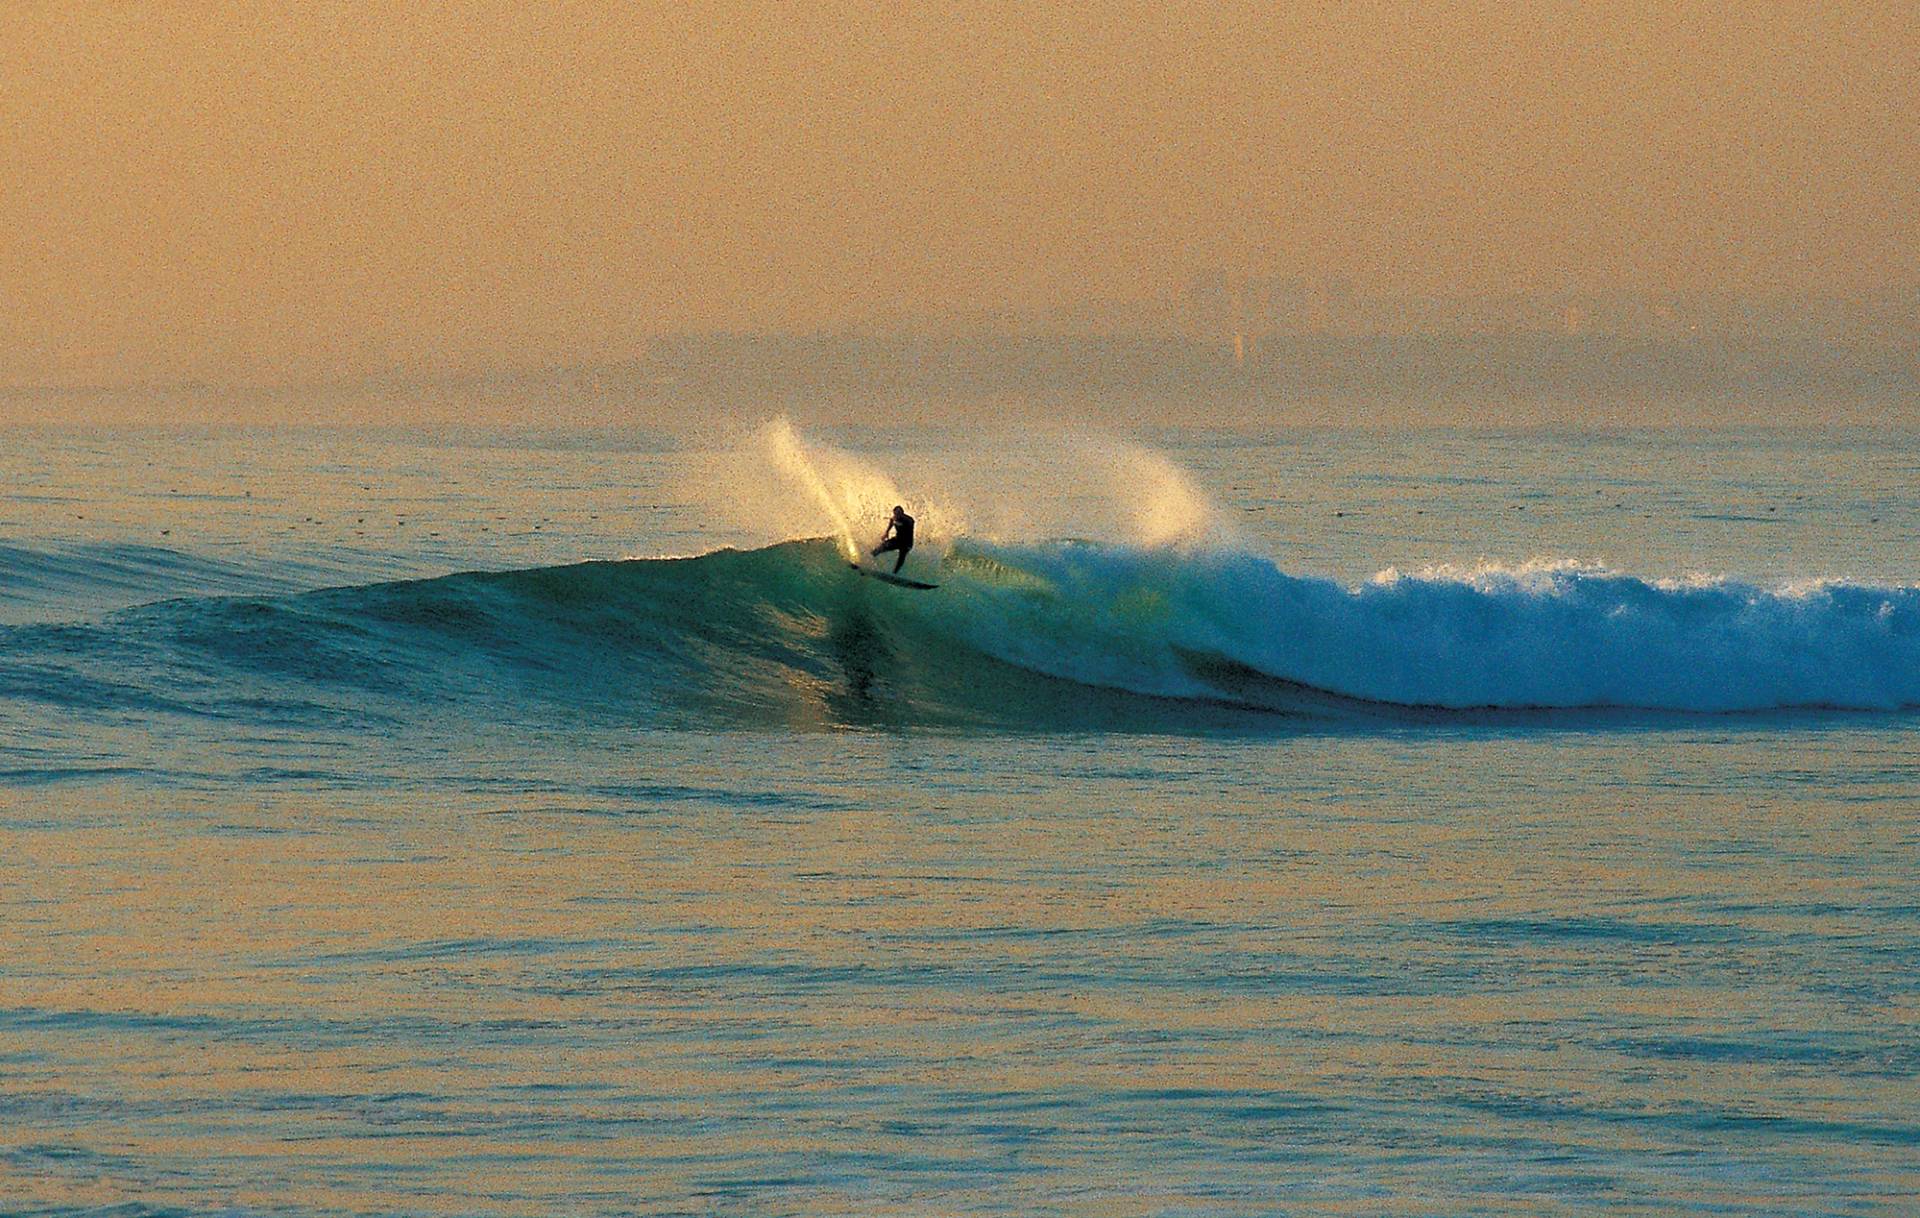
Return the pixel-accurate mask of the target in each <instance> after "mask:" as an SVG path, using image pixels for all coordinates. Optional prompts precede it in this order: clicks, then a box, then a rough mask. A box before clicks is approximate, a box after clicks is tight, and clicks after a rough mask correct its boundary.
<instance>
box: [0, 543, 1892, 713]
mask: <svg viewBox="0 0 1920 1218" xmlns="http://www.w3.org/2000/svg"><path fill="white" fill-rule="evenodd" d="M840 549H841V547H840V545H839V544H838V542H837V541H835V540H830V539H816V540H810V541H794V542H784V543H781V544H778V545H773V546H768V547H766V548H763V549H758V550H749V551H738V550H722V551H717V552H714V553H710V554H706V555H703V556H700V557H697V558H684V559H637V560H630V561H624V562H595V563H582V564H576V565H571V566H563V567H551V568H540V569H533V570H522V571H506V572H492V573H486V572H476V573H465V574H457V575H448V576H443V577H440V578H436V579H425V580H412V581H402V582H393V583H378V584H369V585H362V586H357V587H342V588H332V589H326V590H322V591H318V592H309V593H303V594H297V595H280V596H264V597H261V596H256V597H241V598H234V597H214V598H199V599H190V600H178V601H169V602H162V603H159V604H155V605H148V606H144V607H142V608H138V609H132V610H127V611H124V612H121V613H118V614H114V615H112V616H109V617H108V618H106V619H104V620H102V621H100V622H97V623H94V624H90V625H83V626H57V627H56V626H44V625H43V626H18V627H11V628H6V629H4V630H0V698H4V697H7V696H12V697H23V698H30V699H34V700H39V701H57V702H65V703H67V704H68V705H70V706H74V707H80V708H86V709H89V710H102V709H105V710H111V709H113V708H115V707H118V708H121V709H123V710H127V711H138V712H142V713H147V712H152V711H156V710H158V711H172V712H179V713H191V714H213V715H242V714H251V713H260V714H280V715H285V714H311V715H320V716H325V717H351V718H357V719H365V718H367V717H369V716H373V717H388V718H392V719H395V720H402V719H405V718H407V717H408V716H415V715H419V714H423V713H432V712H433V711H434V709H435V708H457V709H459V710H460V711H461V712H462V713H489V712H491V713H497V714H500V715H528V716H533V717H545V718H551V717H553V716H555V715H566V714H569V713H588V714H603V713H607V712H609V711H616V712H618V713H620V714H623V715H628V716H632V717H634V718H635V719H636V720H638V721H641V722H644V723H649V724H657V725H665V726H674V725H679V726H710V725H739V724H749V725H750V724H765V725H774V724H778V725H785V726H815V727H834V726H840V725H849V724H854V725H872V724H901V725H911V724H924V725H966V724H979V725H999V726H1014V727H1023V728H1033V729H1040V730H1047V729H1052V728H1060V729H1072V728H1076V727H1098V726H1101V725H1104V724H1129V723H1136V722H1138V721H1139V718H1140V716H1141V715H1143V714H1144V715H1148V716H1149V717H1151V718H1153V719H1154V720H1155V721H1156V722H1159V723H1162V724H1165V723H1167V722H1168V720H1169V719H1171V720H1173V721H1176V722H1192V723H1201V722H1206V721H1209V720H1210V718H1212V717H1217V716H1220V715H1245V714H1247V713H1249V712H1251V713H1256V714H1268V713H1272V712H1281V713H1298V714H1311V715H1330V716H1349V715H1388V716H1393V715H1438V716H1440V717H1442V718H1445V717H1448V716H1450V715H1454V714H1458V713H1467V712H1484V711H1494V712H1502V711H1514V712H1519V711H1540V710H1571V709H1580V708H1586V709H1593V708H1622V709H1629V710H1646V711H1677V712H1724V711H1759V710H1769V709H1784V708H1848V709H1857V710H1894V709H1899V708H1906V707H1913V706H1915V705H1920V588H1913V587H1905V586H1873V585H1866V584H1858V583H1849V582H1818V583H1807V584H1803V585H1796V586H1783V587H1762V586H1757V585H1753V584H1747V583H1740V582H1736V581H1732V580H1725V579H1704V578H1702V579H1690V580H1679V581H1657V580H1648V579H1642V578H1637V577H1634V576H1631V575H1625V574H1621V573H1619V572H1615V571H1610V570H1607V569H1604V568H1600V567H1595V566H1588V565H1578V564H1571V563H1560V564H1534V565H1529V566H1525V567H1520V568H1500V567H1487V568H1479V569H1474V570H1464V571H1462V570H1445V569H1442V570H1431V571H1424V572H1419V573H1414V574H1403V573H1398V572H1391V571H1390V572H1385V573H1383V574H1381V575H1378V576H1376V577H1374V578H1373V579H1371V580H1368V581H1366V582H1364V583H1360V584H1357V585H1348V584H1343V583H1339V582H1336V581H1333V580H1327V579H1320V578H1310V577H1303V576H1299V575H1293V574H1289V573H1287V572H1286V571H1284V570H1282V569H1281V568H1280V567H1279V566H1278V565H1276V564H1275V563H1273V562H1272V561H1271V560H1269V559H1266V558H1263V557H1260V556H1258V555H1254V554H1249V553H1244V552H1232V551H1206V550H1195V549H1190V548H1183V547H1179V546H1163V547H1148V546H1123V545H1113V544H1095V543H1090V542H1076V541H1057V542H1051V543H1045V544H1037V545H1026V546H1013V545H997V544H989V543H984V542H970V541H965V540H962V541H958V542H955V543H953V544H952V545H951V546H950V547H948V548H947V549H946V550H945V552H944V553H928V552H927V550H928V549H929V547H923V549H922V550H921V551H920V552H916V554H915V556H914V562H913V564H912V566H911V567H910V570H917V572H918V573H919V574H920V575H921V576H922V577H924V578H929V579H934V580H937V581H939V583H940V584H941V586H940V588H939V589H937V590H935V591H932V592H917V591H911V590H905V589H901V588H896V587H893V586H889V585H886V584H883V583H880V582H878V581H874V580H866V579H860V578H858V577H856V576H854V575H853V574H852V573H851V572H849V571H848V570H847V567H846V564H845V562H844V560H843V559H842V557H841V553H840ZM1143 708H1150V709H1143Z"/></svg>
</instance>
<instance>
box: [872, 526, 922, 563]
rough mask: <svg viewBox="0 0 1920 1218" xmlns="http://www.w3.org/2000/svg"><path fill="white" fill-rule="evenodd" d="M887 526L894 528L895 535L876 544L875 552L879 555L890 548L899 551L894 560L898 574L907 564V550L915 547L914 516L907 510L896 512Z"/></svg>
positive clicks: (876, 555)
mask: <svg viewBox="0 0 1920 1218" xmlns="http://www.w3.org/2000/svg"><path fill="white" fill-rule="evenodd" d="M887 527H888V528H889V529H891V530H893V535H892V536H891V537H888V538H886V539H884V540H883V541H881V543H880V544H879V545H877V546H875V547H874V548H873V553H874V556H875V557H878V556H880V555H882V554H885V553H886V552H887V551H888V550H894V551H898V553H899V555H900V557H898V558H896V559H894V560H893V570H894V574H896V575H897V574H899V573H900V568H901V567H904V566H906V565H907V551H908V550H911V549H913V517H911V516H909V515H907V514H906V513H905V512H895V513H894V514H893V519H892V520H891V521H890V522H889V523H888V524H887Z"/></svg>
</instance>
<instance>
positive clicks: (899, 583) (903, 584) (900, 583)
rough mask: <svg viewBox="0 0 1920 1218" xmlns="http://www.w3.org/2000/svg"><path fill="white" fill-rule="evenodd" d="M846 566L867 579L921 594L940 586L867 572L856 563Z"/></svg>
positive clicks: (887, 573) (891, 573)
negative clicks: (911, 589)
mask: <svg viewBox="0 0 1920 1218" xmlns="http://www.w3.org/2000/svg"><path fill="white" fill-rule="evenodd" d="M847 565H848V566H849V567H852V568H853V569H854V570H856V571H858V572H859V573H860V574H862V575H864V576H866V577H867V578H868V579H877V580H880V581H881V582H883V583H889V584H892V585H893V586H894V587H896V588H918V589H920V590H921V591H922V592H930V591H932V590H933V589H935V588H938V587H939V586H940V585H939V584H923V583H921V582H920V581H919V580H917V579H908V578H907V577H906V576H904V575H895V574H894V573H893V572H891V571H869V570H867V568H865V567H863V566H861V565H860V564H859V563H857V562H850V563H848V564H847Z"/></svg>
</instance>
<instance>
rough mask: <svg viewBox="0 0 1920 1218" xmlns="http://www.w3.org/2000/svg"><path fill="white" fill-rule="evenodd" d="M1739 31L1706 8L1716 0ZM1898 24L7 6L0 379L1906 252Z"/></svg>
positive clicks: (1911, 53)
mask: <svg viewBox="0 0 1920 1218" xmlns="http://www.w3.org/2000/svg"><path fill="white" fill-rule="evenodd" d="M1723 9H1724V10H1725V11H1723ZM1917 27H1920V22H1916V21H1915V19H1914V15H1913V9H1912V6H1911V4H1908V3H1905V2H1904V0H1901V2H1896V3H1873V4H1866V3H1860V4H1848V3H1835V4H1805V3H1796V4H1753V3H1743V4H1739V5H1732V6H1720V5H1706V4H1697V5H1696V4H1685V5H1681V4H1644V3H1633V4H1583V5H1573V4H1541V3H1515V4H1498V3H1488V4H1458V3H1456V4H1431V3H1423V4H1408V5H1363V6H1353V7H1349V6H1324V7H1322V6H1317V5H1316V6H1304V5H1302V6H1292V5H1284V6H1268V5H1250V4H1211V5H1195V6H1180V5H1164V4H1122V3H1106V2H1087V3H1079V4H1074V5H1048V6H1026V5H1010V4H983V3H973V4H966V5H930V4H900V5H851V4H811V3H800V4H791V5H777V6H776V5H747V4H738V3H713V2H704V3H699V4H690V5H689V4H674V5H657V4H635V5H610V4H592V5H589V4H542V5H523V4H498V5H494V4H473V3H464V4H462V3H453V4H435V5H421V4H417V3H405V4H389V3H362V4H356V5H351V6H336V5H329V4H319V3H307V4H299V5H284V4H261V5H216V4H211V3H206V4H180V5H175V4H158V3H155V4H146V3H73V4H68V3H57V4H56V3H25V4H21V3H14V4H9V5H6V6H5V7H4V8H3V9H0V132H4V135H0V140H4V144H3V145H0V146H3V147H4V149H5V155H4V157H0V384H16V385H17V384H46V385H58V384H80V383H99V382H121V381H142V380H148V381H152V380H159V381H164V380H168V379H199V380H208V381H213V382H228V381H231V382H236V383H239V382H273V381H278V380H287V379H299V378H306V377H327V376H337V375H352V374H354V373H355V372H357V371H363V370H367V369H379V368H389V367H408V366H425V367H444V366H465V367H470V366H475V365H479V366H500V367H518V366H526V365H528V364H533V363H539V362H542V361H552V360H582V359H586V360H591V359H601V358H614V359H618V358H623V357H626V356H629V355H631V354H632V353H633V352H634V351H635V349H636V348H637V346H638V345H639V344H640V343H642V342H644V340H645V338H646V336H648V335H650V334H653V333H657V332H660V331H662V330H674V329H685V328H709V327H712V328H753V327H797V328H812V327H822V326H836V325H841V324H847V323H862V322H872V321H875V320H884V319H885V318H888V317H891V316H896V315H899V314H902V313H910V314H919V315H926V314H934V315H939V314H943V313H950V312H957V313H968V312H978V311H993V310H1002V309H1028V308H1040V307H1047V306H1050V305H1054V304H1058V303H1062V302H1065V301H1069V300H1073V299H1076V298H1082V297H1088V296H1096V297H1140V296H1151V295H1156V294H1166V293H1171V292H1173V291H1176V290H1177V288H1178V285H1179V284H1180V283H1181V282H1182V281H1183V280H1184V279H1185V278H1186V276H1187V275H1188V274H1189V273H1191V272H1192V271H1193V270H1195V269H1197V268H1199V267H1204V266H1223V267H1229V268H1236V269H1244V270H1263V271H1273V272H1280V273H1301V272H1304V273H1341V274H1346V275H1350V276H1352V277H1354V278H1355V279H1356V280H1358V281H1359V282H1361V283H1363V284H1368V285H1373V286H1377V287H1381V288H1392V289H1407V290H1421V291H1480V290H1495V291H1505V290H1528V289H1532V290H1552V289H1558V288H1565V287H1586V288H1630V289H1647V290H1669V289H1675V290H1684V289H1698V288H1728V289H1734V290H1744V291H1768V292H1771V291H1783V290H1784V291H1803V290H1805V291H1820V292H1836V293H1841V294H1848V293H1867V292H1879V291H1887V290H1892V289H1896V288H1899V287H1900V285H1903V284H1911V283H1912V282H1913V281H1914V279H1915V278H1916V275H1917V274H1920V255H1917V251H1916V239H1915V232H1916V225H1917V221H1920V187H1916V182H1920V121H1917V120H1916V118H1915V113H1916V110H1920V107H1916V105H1915V92H1914V90H1915V83H1914V82H1915V81H1916V80H1920V53H1917V51H1916V48H1917V47H1920V32H1917Z"/></svg>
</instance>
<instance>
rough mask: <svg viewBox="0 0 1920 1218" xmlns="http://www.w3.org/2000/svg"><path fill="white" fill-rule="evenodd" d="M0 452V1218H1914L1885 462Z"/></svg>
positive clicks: (234, 433) (605, 435)
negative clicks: (892, 561)
mask: <svg viewBox="0 0 1920 1218" xmlns="http://www.w3.org/2000/svg"><path fill="white" fill-rule="evenodd" d="M7 439H8V441H9V443H8V444H7V445H6V446H5V447H4V448H0V1211H4V1212H8V1213H36V1214H37V1213H50V1214H114V1215H141V1214H150V1213H151V1214H159V1213H170V1214H171V1213H181V1214H202V1213H220V1214H276V1215H279V1214H285V1215H345V1214H389V1213H423V1214H424V1213H432V1214H474V1215H548V1214H553V1215H563V1214H564V1215H588V1214H627V1213H641V1214H669V1213H673V1214H678V1213H685V1214H714V1213H717V1214H742V1215H746V1214H752V1215H765V1214H796V1215H827V1214H903V1215H905V1214H912V1215H922V1214H996V1215H998V1214H1020V1215H1028V1214H1033V1215H1048V1214H1058V1215H1069V1214H1070V1215H1103V1216H1104V1215H1129V1214H1207V1215H1239V1214H1276V1213H1285V1214H1408V1215H1414V1214H1418V1215H1456V1214H1459V1215H1466V1214H1514V1215H1555V1214H1596V1213H1607V1214H1613V1213H1629V1214H1738V1215H1749V1214H1751V1215H1809V1214H1889V1215H1892V1214H1908V1213H1913V1212H1916V1211H1920V817H1917V816H1916V811H1917V810H1920V713H1916V712H1917V709H1920V544H1916V543H1920V502H1917V501H1916V497H1915V496H1914V495H1913V493H1912V488H1913V486H1914V485H1916V483H1920V435H1917V434H1916V433H1913V432H1909V431H1903V430H1898V429H1891V428H1890V429H1859V430H1824V431H1821V430H1788V429H1752V430H1739V429H1718V430H1699V431H1689V430H1685V429H1678V430H1676V429H1664V430H1658V431H1634V430H1624V431H1623V430H1594V431H1577V430H1572V431H1527V432H1494V431H1484V430H1474V429H1430V430H1411V431H1408V430H1401V431H1392V432H1386V431H1369V430H1366V429H1350V430H1341V429H1318V430H1297V431H1276V432H1270V433H1248V432H1240V431H1236V432H1223V431H1206V430H1168V431H1160V432H1155V433H1149V434H1143V435H1135V436H1130V437H1114V436H1103V435H1094V434H1090V433H1086V432H1078V431H1075V430H1073V429H1070V428H1058V429H1052V430H1046V431H1040V432H1035V431H1025V432H1019V433H1007V434H1000V435H992V434H989V435H979V434H972V433H969V432H967V431H963V430H954V431H951V432H938V433H918V434H916V433H906V432H878V431H861V430H858V429H841V430H836V431H815V432H806V431H802V430H797V429H795V428H793V427H791V426H790V425H787V424H785V423H784V422H779V421H776V422H773V423H771V424H768V425H766V426H764V427H760V426H741V427H729V428H726V429H719V428H716V429H714V430H713V431H712V432H711V433H700V434H690V435H674V436H669V435H662V434H647V433H639V432H631V431H604V432H592V431H488V430H477V429H446V430H439V431H412V430H403V429H396V430H387V431H377V430H358V431H337V430H326V429H285V430H246V429H234V428H229V429H199V430H195V429H184V428H181V429H146V430H142V429H117V430H99V431H87V430H74V429H42V430H24V429H23V430H16V431H14V432H11V433H8V436H7ZM895 502H903V503H906V504H909V505H910V508H909V510H912V511H915V512H916V514H917V515H918V516H919V518H920V533H921V545H920V547H919V548H918V549H917V550H916V551H915V553H914V555H913V557H912V559H911V561H910V563H909V566H908V570H909V573H912V574H916V575H918V576H919V577H920V578H923V579H926V580H928V581H932V582H938V583H939V584H940V585H941V586H940V588H938V589H937V590H935V591H932V592H915V591H910V590H904V589H899V588H894V587H890V586H887V585H884V584H881V583H879V582H878V581H873V580H864V579H860V578H858V577H856V576H854V575H853V574H852V573H851V572H850V571H848V570H847V569H846V565H845V563H846V558H847V555H848V553H849V552H850V551H853V552H857V549H858V548H859V546H860V545H861V543H864V542H867V541H868V540H869V539H870V537H871V535H873V534H876V533H877V532H878V529H879V527H880V524H881V523H882V521H883V519H884V515H885V512H886V509H887V508H888V507H890V506H891V505H892V504H893V503H895Z"/></svg>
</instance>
